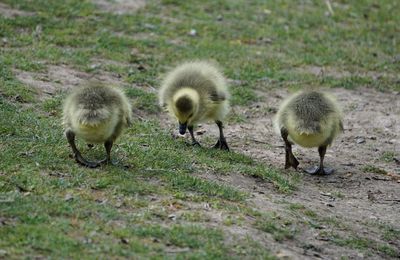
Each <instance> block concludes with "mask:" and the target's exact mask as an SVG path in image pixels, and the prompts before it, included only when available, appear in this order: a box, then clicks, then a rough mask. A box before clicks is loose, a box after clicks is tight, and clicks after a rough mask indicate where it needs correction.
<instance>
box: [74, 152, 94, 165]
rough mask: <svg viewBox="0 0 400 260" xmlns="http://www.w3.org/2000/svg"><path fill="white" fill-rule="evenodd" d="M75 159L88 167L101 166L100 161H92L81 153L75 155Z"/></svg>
mask: <svg viewBox="0 0 400 260" xmlns="http://www.w3.org/2000/svg"><path fill="white" fill-rule="evenodd" d="M75 161H76V162H77V163H79V164H80V165H82V166H85V167H88V168H97V167H99V166H100V164H99V163H97V162H91V161H88V160H86V159H85V158H83V157H82V156H81V155H80V154H76V155H75Z"/></svg>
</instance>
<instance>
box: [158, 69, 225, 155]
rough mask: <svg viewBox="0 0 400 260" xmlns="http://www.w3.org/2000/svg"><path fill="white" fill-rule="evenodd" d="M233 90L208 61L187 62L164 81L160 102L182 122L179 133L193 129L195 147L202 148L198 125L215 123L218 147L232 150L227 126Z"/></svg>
mask: <svg viewBox="0 0 400 260" xmlns="http://www.w3.org/2000/svg"><path fill="white" fill-rule="evenodd" d="M229 98H230V95H229V91H228V87H227V84H226V80H225V78H224V76H223V75H222V73H221V72H220V71H219V69H218V68H217V67H216V66H215V65H214V64H212V63H210V62H206V61H195V62H187V63H183V64H181V65H179V66H178V67H176V68H175V69H173V70H172V71H171V72H169V73H168V74H167V75H166V77H165V79H164V80H163V82H162V85H161V88H160V92H159V100H160V105H161V106H162V107H164V108H165V109H166V110H167V111H168V112H169V113H170V114H171V115H172V116H173V117H175V118H176V119H177V121H178V123H179V133H180V134H185V133H186V129H188V130H189V133H190V136H191V138H192V144H193V145H200V144H199V143H198V142H197V141H196V139H195V137H194V134H193V128H194V126H196V124H198V123H201V122H204V121H208V120H213V121H214V122H215V123H216V124H217V126H218V128H219V134H220V136H219V139H218V142H217V143H216V144H215V146H214V148H219V149H223V150H229V147H228V144H227V142H226V139H225V137H224V134H223V130H222V129H223V123H222V121H223V120H224V118H225V116H226V115H227V113H228V112H229Z"/></svg>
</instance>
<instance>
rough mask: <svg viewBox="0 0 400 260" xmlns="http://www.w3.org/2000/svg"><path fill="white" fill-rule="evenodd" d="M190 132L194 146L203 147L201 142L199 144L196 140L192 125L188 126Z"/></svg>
mask: <svg viewBox="0 0 400 260" xmlns="http://www.w3.org/2000/svg"><path fill="white" fill-rule="evenodd" d="M188 130H189V133H190V137H191V138H192V146H201V145H200V143H199V142H197V140H196V138H195V137H194V133H193V126H192V125H190V126H188Z"/></svg>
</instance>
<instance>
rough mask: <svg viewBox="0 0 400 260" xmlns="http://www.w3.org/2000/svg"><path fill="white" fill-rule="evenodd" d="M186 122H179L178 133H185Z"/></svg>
mask: <svg viewBox="0 0 400 260" xmlns="http://www.w3.org/2000/svg"><path fill="white" fill-rule="evenodd" d="M186 128H187V123H184V124H181V123H179V133H180V134H181V135H184V134H185V133H186Z"/></svg>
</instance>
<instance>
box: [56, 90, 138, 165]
mask: <svg viewBox="0 0 400 260" xmlns="http://www.w3.org/2000/svg"><path fill="white" fill-rule="evenodd" d="M131 121H132V109H131V105H130V103H129V101H128V99H127V97H126V96H125V95H124V93H123V92H122V91H121V90H119V89H117V88H113V87H109V86H104V85H98V86H97V85H89V86H85V87H81V88H77V89H75V90H74V91H72V93H71V94H70V95H69V96H68V97H67V99H66V100H65V103H64V110H63V125H64V127H65V136H66V137H67V140H68V143H69V145H70V146H71V148H72V151H73V153H74V156H75V160H76V161H77V162H78V163H79V164H81V165H83V166H86V167H89V168H95V167H98V166H99V165H100V164H101V163H110V162H111V155H110V153H111V148H112V145H113V143H114V141H115V140H116V139H117V138H118V136H120V134H121V133H122V130H123V129H124V128H126V127H127V126H129V125H130V124H131ZM75 136H76V137H79V138H82V139H83V140H85V141H86V142H87V143H90V144H94V143H96V144H97V143H104V147H105V149H106V153H107V157H106V158H105V159H104V160H101V161H99V162H90V161H88V160H86V159H85V158H83V157H82V155H81V153H80V152H79V150H78V149H77V147H76V145H75Z"/></svg>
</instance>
